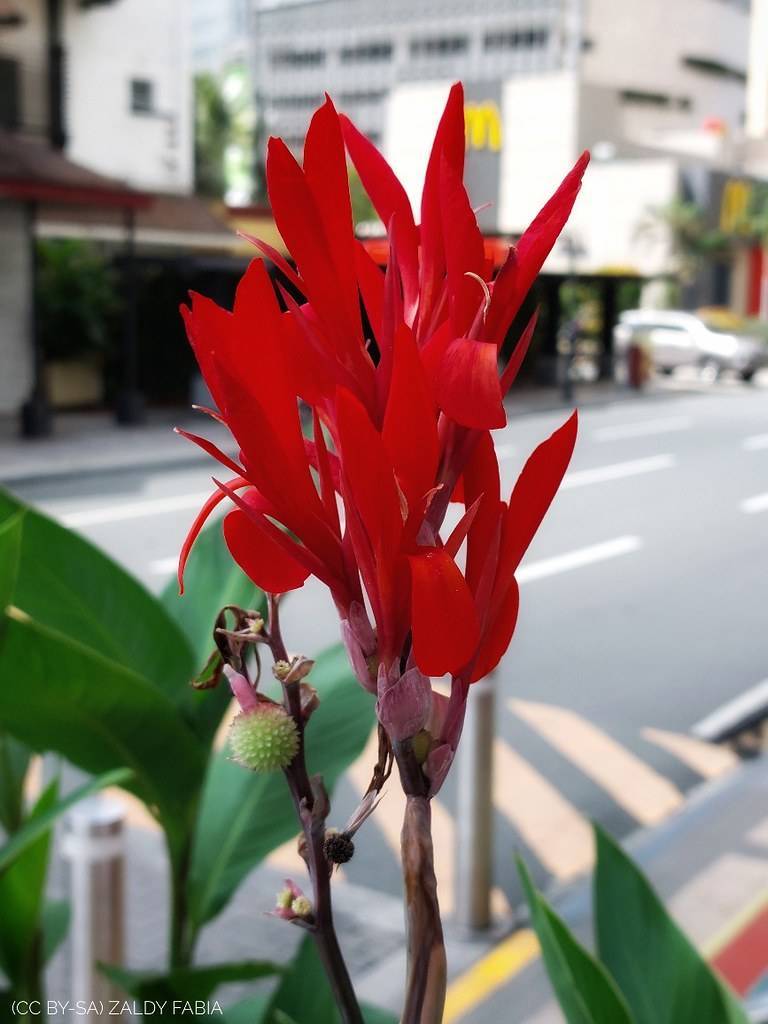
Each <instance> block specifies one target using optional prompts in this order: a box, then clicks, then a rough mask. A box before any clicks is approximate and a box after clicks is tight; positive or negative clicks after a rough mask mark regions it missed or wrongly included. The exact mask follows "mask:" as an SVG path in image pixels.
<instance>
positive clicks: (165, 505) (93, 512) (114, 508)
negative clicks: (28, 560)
mask: <svg viewBox="0 0 768 1024" xmlns="http://www.w3.org/2000/svg"><path fill="white" fill-rule="evenodd" d="M210 493H211V492H210V491H205V492H204V493H201V492H197V493H195V494H174V495H169V496H168V497H166V498H147V499H146V500H145V501H133V502H128V503H126V504H124V505H107V506H106V507H104V508H86V509H82V510H81V511H80V512H66V513H65V514H64V515H62V516H59V521H60V522H62V523H63V524H64V526H70V527H79V526H97V525H101V524H103V523H120V522H123V521H125V520H126V519H142V518H144V517H145V516H158V515H165V514H166V513H168V512H183V511H185V510H188V509H197V508H200V506H201V505H202V504H203V502H204V501H205V500H206V498H208V497H209V496H210Z"/></svg>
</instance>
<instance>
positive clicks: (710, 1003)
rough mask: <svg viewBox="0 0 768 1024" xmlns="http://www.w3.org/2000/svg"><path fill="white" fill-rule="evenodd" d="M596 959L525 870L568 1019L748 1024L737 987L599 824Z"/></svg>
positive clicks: (580, 1022) (579, 1022) (596, 1023)
mask: <svg viewBox="0 0 768 1024" xmlns="http://www.w3.org/2000/svg"><path fill="white" fill-rule="evenodd" d="M595 836H596V843H597V866H596V869H595V876H594V902H595V930H596V935H597V947H598V954H599V960H595V958H594V957H593V956H592V954H591V953H589V952H588V951H587V950H586V949H584V947H583V946H582V945H581V944H580V943H579V942H578V940H577V939H576V938H575V936H574V935H573V934H572V933H571V932H570V931H569V929H568V927H567V926H566V925H565V923H564V922H563V921H562V920H561V919H560V918H559V917H558V916H557V915H556V914H555V913H554V911H553V910H552V908H551V907H550V906H549V905H548V904H547V902H546V901H545V900H544V898H543V897H542V896H541V894H540V893H538V892H536V890H535V889H534V887H533V884H532V883H531V879H530V876H529V874H528V872H527V870H526V868H525V866H524V865H523V864H522V862H518V870H519V871H520V877H521V879H522V882H523V887H524V889H525V892H526V896H527V899H528V905H529V907H530V910H531V921H532V924H533V927H534V929H535V930H536V934H537V935H538V938H539V942H540V944H541V949H542V954H543V957H544V963H545V965H546V968H547V973H548V974H549V978H550V981H551V982H552V987H553V988H554V990H555V993H556V995H557V998H558V1001H559V1003H560V1007H561V1009H562V1011H563V1014H564V1015H565V1018H566V1021H567V1022H568V1024H603V1022H608V1021H610V1022H611V1024H614V1022H615V1024H748V1021H747V1016H746V1014H745V1012H744V1010H743V1009H742V1008H741V1006H740V1005H739V1003H738V1002H737V1000H736V999H735V997H734V996H733V995H732V993H731V992H730V990H729V989H728V988H727V987H726V986H725V985H724V984H723V983H722V982H721V981H720V979H719V978H718V977H717V975H716V974H715V973H714V972H713V971H712V970H711V968H710V967H709V965H708V964H707V962H706V961H705V960H704V959H703V958H702V956H701V955H700V954H699V953H698V951H697V950H696V949H695V947H694V946H693V945H692V944H691V942H690V941H689V940H688V939H687V938H686V936H685V935H684V934H683V932H682V931H681V930H680V928H678V926H677V925H676V924H675V922H674V921H673V920H672V918H671V917H670V915H669V914H668V913H667V911H666V909H665V907H664V905H663V903H662V902H661V900H660V899H659V897H658V896H657V895H656V893H655V892H654V890H653V888H652V887H651V885H650V883H649V882H648V880H647V879H646V878H645V876H644V875H643V874H642V872H641V871H640V870H639V868H638V867H637V866H636V865H635V864H634V863H633V862H632V860H631V859H630V858H629V857H628V856H627V854H626V853H625V852H624V851H623V850H622V848H621V847H620V846H619V844H618V843H616V842H615V841H614V840H613V839H612V838H611V837H610V836H608V834H607V833H606V832H604V831H603V830H602V829H601V828H600V827H599V826H597V825H596V826H595Z"/></svg>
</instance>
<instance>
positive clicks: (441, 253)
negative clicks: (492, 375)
mask: <svg viewBox="0 0 768 1024" xmlns="http://www.w3.org/2000/svg"><path fill="white" fill-rule="evenodd" d="M443 160H446V161H447V163H448V164H449V166H451V167H452V168H453V170H454V172H455V175H456V176H457V177H458V178H459V180H461V179H462V178H463V177H464V89H463V87H462V85H461V83H459V82H457V83H456V84H455V85H453V86H452V87H451V91H450V92H449V94H448V100H447V102H446V104H445V110H444V111H443V114H442V117H441V118H440V123H439V124H438V126H437V132H436V133H435V141H434V142H433V144H432V151H431V153H430V156H429V162H428V164H427V171H426V174H425V176H424V191H423V192H422V196H421V227H420V239H421V278H420V299H419V339H420V340H421V339H422V338H423V336H424V332H425V331H427V330H429V329H430V328H431V319H432V313H433V309H434V305H435V303H436V302H437V298H438V289H439V284H440V282H441V281H442V278H443V275H444V273H445V247H444V244H443V228H442V218H441V214H440V177H441V165H442V162H443Z"/></svg>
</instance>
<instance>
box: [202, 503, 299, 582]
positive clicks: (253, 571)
mask: <svg viewBox="0 0 768 1024" xmlns="http://www.w3.org/2000/svg"><path fill="white" fill-rule="evenodd" d="M222 496H223V495H222ZM224 539H225V540H226V542H227V547H228V548H229V551H230V554H231V555H232V557H233V558H234V560H235V561H236V562H237V564H238V565H239V566H240V568H241V569H242V570H243V572H244V573H245V574H246V576H248V577H249V578H250V579H252V580H253V582H254V583H255V584H256V586H257V587H261V589H262V590H266V591H267V592H268V593H271V594H283V593H285V591H287V590H295V589H296V588H297V587H301V586H303V584H304V581H305V580H306V578H307V577H308V576H309V570H308V569H306V568H305V567H304V566H303V565H301V563H299V562H297V561H296V559H294V558H291V556H290V555H289V554H288V553H287V552H286V551H285V550H284V549H283V548H282V547H281V546H280V545H279V544H277V543H275V541H274V540H273V539H272V538H271V537H270V536H269V535H268V533H267V531H266V530H261V529H260V528H259V526H258V525H257V524H256V522H255V521H254V520H251V519H249V518H248V516H247V515H246V514H245V512H242V511H241V510H240V509H238V508H236V509H233V511H232V512H229V513H228V514H227V515H226V516H225V517H224Z"/></svg>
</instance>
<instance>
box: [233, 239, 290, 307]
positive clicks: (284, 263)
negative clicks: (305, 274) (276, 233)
mask: <svg viewBox="0 0 768 1024" xmlns="http://www.w3.org/2000/svg"><path fill="white" fill-rule="evenodd" d="M237 233H238V235H240V237H241V238H244V239H245V240H246V242H250V243H251V245H255V246H256V248H257V249H258V250H259V252H260V253H261V254H262V255H263V256H266V258H267V259H268V260H269V261H270V262H271V263H274V265H275V266H276V267H277V269H278V270H279V271H280V272H281V273H282V274H283V275H284V276H285V277H286V278H287V279H288V280H289V281H290V282H291V284H292V285H293V287H294V288H296V289H297V290H298V291H300V292H301V294H302V295H303V294H304V282H303V281H302V280H301V278H300V277H299V275H298V274H297V273H296V271H295V270H294V269H293V267H292V266H291V264H290V263H289V262H288V260H287V259H286V258H285V257H284V256H283V255H282V253H279V252H278V251H277V249H275V247H274V246H272V245H270V244H269V243H268V242H264V241H262V239H261V238H256V236H255V235H249V234H248V233H247V232H246V231H238V232H237Z"/></svg>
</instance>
